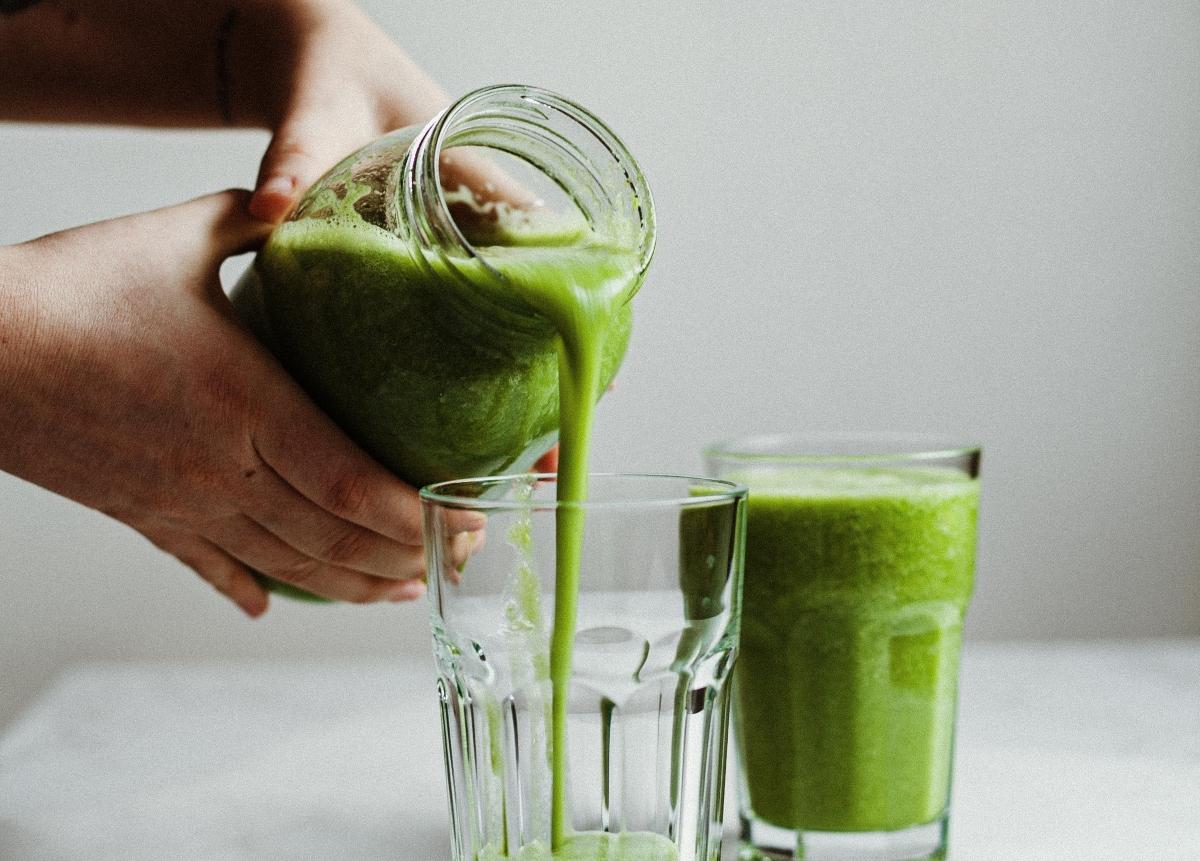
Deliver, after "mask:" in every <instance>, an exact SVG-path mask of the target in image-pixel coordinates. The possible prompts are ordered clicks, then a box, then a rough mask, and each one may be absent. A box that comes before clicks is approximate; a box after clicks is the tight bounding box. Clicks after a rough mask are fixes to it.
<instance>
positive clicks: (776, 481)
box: [728, 468, 979, 831]
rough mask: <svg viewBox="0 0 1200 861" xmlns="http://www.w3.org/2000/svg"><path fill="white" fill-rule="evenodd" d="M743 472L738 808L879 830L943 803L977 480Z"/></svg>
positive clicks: (810, 823) (825, 826)
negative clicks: (744, 540) (745, 488)
mask: <svg viewBox="0 0 1200 861" xmlns="http://www.w3.org/2000/svg"><path fill="white" fill-rule="evenodd" d="M728 477H731V478H734V479H736V480H739V481H743V482H745V483H746V484H748V485H749V487H750V498H749V502H748V508H747V544H746V569H745V570H746V574H745V583H744V595H743V615H742V635H741V650H740V653H739V657H738V664H737V668H736V670H735V675H734V678H735V693H734V697H735V699H734V702H735V709H734V721H735V727H736V732H737V742H738V749H739V755H740V757H741V761H742V767H743V768H742V770H743V774H744V780H745V787H744V790H745V792H744V797H745V803H746V804H748V807H749V808H750V809H749V810H748V811H747V812H749V813H751V814H752V815H753V816H754V817H756V818H758V819H761V820H764V821H766V822H768V823H770V824H772V825H775V826H779V827H781V828H787V829H793V830H815V831H884V830H894V829H900V828H905V827H909V826H913V825H917V824H923V823H927V822H930V821H933V820H934V819H936V818H937V817H938V816H939V815H940V814H941V813H942V811H943V810H944V809H945V807H946V804H947V800H948V796H949V777H950V768H951V756H952V751H953V731H954V714H955V700H956V687H957V678H958V659H959V647H960V643H961V636H962V623H963V617H964V614H965V612H966V609H967V603H968V601H969V599H970V596H971V590H972V584H973V580H974V570H975V526H976V517H977V509H978V499H979V486H978V482H977V481H976V480H974V479H971V478H969V477H967V476H966V475H965V474H963V473H960V472H957V471H954V470H950V469H938V468H927V469H883V468H879V469H861V470H851V469H804V470H801V469H796V470H794V471H783V472H765V471H764V472H761V473H760V472H755V471H748V472H745V473H740V474H734V475H732V476H728Z"/></svg>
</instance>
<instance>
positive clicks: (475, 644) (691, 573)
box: [421, 475, 746, 861]
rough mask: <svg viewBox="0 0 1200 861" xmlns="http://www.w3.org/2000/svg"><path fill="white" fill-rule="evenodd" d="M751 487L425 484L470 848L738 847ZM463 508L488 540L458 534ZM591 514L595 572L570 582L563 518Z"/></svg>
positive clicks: (460, 857)
mask: <svg viewBox="0 0 1200 861" xmlns="http://www.w3.org/2000/svg"><path fill="white" fill-rule="evenodd" d="M745 493H746V491H745V488H743V487H740V486H738V485H736V484H734V483H730V482H725V481H717V480H712V479H701V478H689V477H682V476H655V475H593V476H591V478H590V496H589V499H588V501H587V502H584V503H574V504H572V503H566V502H563V503H560V502H558V501H556V499H555V483H554V477H553V476H545V475H543V476H530V475H524V476H506V477H499V478H486V479H465V480H462V481H450V482H443V483H441V484H435V485H431V486H429V487H427V488H425V489H424V490H422V492H421V500H422V504H423V512H424V527H425V536H426V542H425V546H426V558H427V562H428V570H429V581H430V593H429V594H430V597H431V601H432V612H431V620H432V627H433V642H434V655H435V658H436V662H437V669H438V694H439V697H440V700H441V710H442V732H443V742H444V748H445V759H446V780H447V784H448V788H449V796H450V817H451V833H452V853H451V855H452V858H453V861H499V860H500V859H521V861H535V859H536V861H543V859H551V858H553V859H577V861H585V859H586V861H716V859H718V858H719V856H720V851H721V814H722V805H723V796H724V762H725V748H726V741H725V739H726V724H727V719H728V700H729V696H728V690H729V686H728V685H727V684H726V682H727V679H728V677H729V675H730V672H731V670H732V667H733V661H734V657H735V654H736V646H737V638H738V618H739V608H740V601H741V572H742V535H743V529H742V523H743V516H744V515H743V505H744V500H745ZM463 509H467V510H471V511H475V512H478V513H480V514H483V515H485V516H486V517H487V526H486V528H485V530H484V532H485V537H484V538H483V539H482V540H481V539H479V538H475V537H472V536H471V535H470V534H459V535H455V534H454V533H453V532H452V531H451V530H450V525H449V523H448V520H447V517H446V515H447V513H448V512H450V511H452V510H463ZM580 516H582V517H583V519H584V527H583V535H582V547H581V553H579V558H580V560H581V563H580V567H579V571H578V581H577V583H565V582H562V581H559V582H557V583H556V573H555V558H556V538H557V540H558V541H559V542H561V541H562V540H563V534H573V533H570V532H568V533H560V531H559V530H558V529H557V525H558V523H560V522H561V521H562V520H563V518H564V517H568V518H570V519H571V521H572V522H577V520H576V519H577V518H578V517H580ZM567 540H570V539H567ZM557 552H569V548H562V547H561V546H560V547H559V548H558V551H557ZM567 600H573V601H576V602H577V604H576V613H575V617H576V623H575V626H574V636H573V637H571V638H566V642H568V643H569V651H568V653H567V654H566V655H563V654H556V653H555V648H556V647H554V646H552V643H553V642H558V641H557V640H555V639H553V633H554V632H553V624H554V618H555V605H556V602H561V601H567ZM564 659H565V660H564ZM562 666H567V667H569V675H568V676H566V677H564V678H556V677H555V674H556V673H558V672H559V670H558V669H556V668H558V667H562ZM556 682H557V683H558V684H555V683H556ZM556 688H558V689H561V690H565V691H566V692H567V693H566V696H567V703H566V709H565V712H564V714H565V726H563V727H555V726H553V721H554V720H555V719H556V718H555V711H556V710H555V709H553V707H552V706H553V697H554V691H555V689H556ZM556 730H562V731H563V733H564V734H565V739H566V743H565V745H564V746H563V749H561V750H555V749H554V747H555V746H554V742H553V740H554V739H555V738H556V737H564V736H563V735H560V734H559V733H557V732H556ZM556 781H557V782H559V785H560V788H561V789H563V790H565V791H564V792H560V793H556V792H554V789H555V784H556ZM560 797H561V798H562V799H564V800H565V805H566V809H565V811H563V812H562V816H563V817H564V820H565V823H566V827H565V829H561V828H554V827H552V819H553V817H554V815H555V812H552V807H553V806H554V805H555V804H557V803H558V802H556V801H555V799H557V798H560ZM560 821H561V820H560ZM556 832H559V833H556Z"/></svg>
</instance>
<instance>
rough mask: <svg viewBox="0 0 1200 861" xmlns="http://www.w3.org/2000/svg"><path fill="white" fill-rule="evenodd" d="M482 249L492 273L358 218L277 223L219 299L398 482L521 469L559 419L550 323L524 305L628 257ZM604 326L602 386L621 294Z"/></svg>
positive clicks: (572, 250)
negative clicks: (228, 297) (544, 288)
mask: <svg viewBox="0 0 1200 861" xmlns="http://www.w3.org/2000/svg"><path fill="white" fill-rule="evenodd" d="M479 250H480V253H481V254H482V255H483V256H484V257H485V258H486V259H488V260H489V261H490V262H491V263H492V265H493V266H494V267H495V268H496V269H497V270H499V271H500V273H501V275H502V276H503V280H500V279H497V278H496V277H495V276H494V275H493V274H492V273H490V272H489V271H488V270H487V268H486V267H485V266H484V265H483V263H481V262H480V261H479V260H474V259H473V260H457V259H456V260H455V261H454V264H453V267H451V266H450V265H448V264H447V261H446V260H444V259H442V258H440V257H438V256H437V255H433V254H430V255H428V256H426V257H421V258H417V259H414V257H413V256H412V255H411V254H410V252H409V250H408V248H407V246H405V245H404V243H402V242H401V241H400V240H399V239H397V238H396V237H395V236H393V235H392V234H390V233H388V232H387V231H386V230H383V229H381V228H378V227H375V226H373V225H370V224H367V223H366V222H364V221H362V220H361V219H359V218H357V217H355V218H350V217H348V216H340V217H338V218H336V219H330V220H318V219H304V220H301V221H297V222H290V223H287V224H284V225H282V226H281V227H280V228H279V229H278V230H276V231H275V233H274V234H273V235H272V237H271V239H270V241H269V242H268V244H267V245H266V247H265V248H264V249H263V251H262V252H261V253H260V254H259V255H258V258H257V259H256V261H255V266H254V269H253V270H251V271H250V272H249V273H247V277H246V278H245V279H244V280H243V281H242V282H241V283H239V285H238V287H237V288H236V289H235V291H234V293H233V297H232V298H233V302H234V306H235V308H236V309H237V310H238V312H239V314H240V315H241V316H242V318H243V319H244V320H246V322H247V323H248V324H249V325H250V327H251V329H252V330H253V331H254V332H255V334H256V335H257V336H258V337H259V339H260V340H262V341H263V342H264V343H265V344H266V345H267V346H268V347H269V348H270V349H271V351H272V352H273V353H274V354H275V355H276V357H277V358H278V359H279V360H280V362H281V363H282V364H283V365H284V366H285V367H286V368H287V369H288V371H289V372H290V373H291V374H292V376H293V377H295V378H296V380H297V381H298V382H299V383H300V384H301V385H302V386H303V387H304V389H305V390H306V391H307V392H308V394H309V395H310V396H311V397H312V398H313V400H314V401H316V403H317V404H319V405H320V407H321V408H322V409H323V410H324V411H325V412H326V413H327V414H328V415H329V416H330V417H331V418H333V419H334V421H336V422H337V423H338V425H339V426H340V427H341V428H342V429H343V430H344V431H345V432H346V433H347V434H348V435H349V436H350V437H351V438H352V439H354V440H355V442H357V443H358V444H359V445H360V446H362V447H363V448H364V449H365V450H366V451H367V452H369V453H370V454H371V455H372V456H373V457H374V458H375V459H376V460H378V461H379V462H380V463H382V464H383V465H384V466H386V467H388V468H389V469H390V470H392V472H394V473H396V475H398V476H400V477H401V478H403V479H404V480H405V481H407V482H409V483H410V484H412V485H414V486H417V487H419V486H421V485H424V484H429V483H431V482H434V481H444V480H447V479H452V478H464V477H467V476H482V475H495V474H499V473H503V472H520V471H523V470H525V469H528V468H529V467H530V466H532V464H533V462H534V461H535V460H536V459H537V457H538V456H539V455H541V454H542V453H543V452H545V451H546V450H547V449H548V448H550V446H551V445H552V444H553V442H554V437H555V434H556V432H557V429H558V387H559V382H558V357H557V352H556V348H555V342H556V334H555V328H554V326H553V325H552V324H551V323H550V322H549V321H548V320H546V319H544V318H539V317H538V312H537V311H535V309H534V308H531V307H530V306H531V304H532V302H531V301H528V300H537V299H538V296H539V295H540V292H539V289H538V287H539V285H546V284H550V285H554V284H557V283H558V282H560V281H562V280H564V279H568V280H586V279H588V278H592V279H594V280H597V281H599V282H601V283H602V284H603V283H606V282H607V280H610V279H612V278H615V277H619V276H620V275H621V274H622V273H625V274H627V273H628V271H629V270H630V268H631V267H633V265H634V264H633V262H632V260H631V259H630V256H629V254H628V253H627V252H623V251H621V250H619V249H617V250H614V249H608V248H604V247H603V246H597V245H590V246H587V245H585V246H560V247H553V246H547V247H506V246H497V247H483V248H480V249H479ZM627 282H628V278H626V281H625V282H624V283H627ZM610 330H611V336H610V337H609V338H608V339H607V341H606V342H605V344H604V346H603V348H602V352H601V354H600V356H599V359H598V361H599V365H600V371H599V373H600V376H601V378H602V381H603V383H604V384H607V383H608V382H609V381H610V380H611V379H612V377H613V376H614V375H615V374H616V371H617V367H618V366H619V364H620V361H621V357H622V356H623V355H624V352H625V345H626V343H627V341H628V337H629V331H630V313H629V308H628V306H627V305H622V306H621V307H619V308H617V309H616V310H615V311H614V320H613V321H612V323H611V326H610Z"/></svg>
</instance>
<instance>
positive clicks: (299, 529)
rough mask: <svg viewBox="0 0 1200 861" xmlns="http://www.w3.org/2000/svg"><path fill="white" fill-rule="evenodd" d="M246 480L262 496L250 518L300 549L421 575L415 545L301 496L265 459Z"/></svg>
mask: <svg viewBox="0 0 1200 861" xmlns="http://www.w3.org/2000/svg"><path fill="white" fill-rule="evenodd" d="M251 473H252V474H251ZM247 480H248V481H251V482H253V483H254V484H255V485H257V486H256V487H255V488H254V490H255V492H256V494H257V495H258V498H259V501H260V504H259V505H257V506H255V509H254V513H253V514H252V517H253V519H254V520H255V521H256V522H258V523H259V524H260V525H262V526H264V527H265V528H266V529H267V530H268V531H269V532H271V533H272V534H273V535H275V536H277V537H278V538H279V539H280V540H282V541H283V542H285V543H286V544H288V545H290V546H291V547H294V548H295V549H296V550H298V551H300V552H301V553H302V554H304V555H306V556H309V557H311V558H313V559H316V560H318V561H320V562H326V563H329V564H331V565H335V566H339V567H342V568H349V569H350V570H352V571H361V572H362V573H364V574H371V575H374V576H377V577H386V578H390V579H406V578H411V577H421V576H423V575H424V573H425V568H424V560H423V551H422V548H421V547H420V546H419V545H412V544H401V543H400V542H399V541H396V540H394V539H392V538H388V537H387V536H385V535H381V534H380V533H378V532H373V531H371V530H370V529H367V528H365V527H362V526H359V525H357V524H355V523H351V522H350V521H348V520H343V519H341V518H339V517H337V516H335V515H333V514H331V513H330V512H328V511H326V510H325V509H323V508H321V507H320V506H318V505H316V504H314V503H313V502H312V501H311V500H309V499H306V498H305V497H304V496H302V495H301V494H300V493H299V492H297V491H296V490H295V489H294V488H293V487H292V486H291V485H289V484H288V483H287V482H285V481H284V480H283V479H281V478H280V477H279V476H278V475H277V474H276V473H275V472H274V470H273V469H272V468H271V467H270V466H269V465H267V464H263V465H262V467H260V468H259V469H258V470H251V471H248V472H247ZM468 534H469V533H468Z"/></svg>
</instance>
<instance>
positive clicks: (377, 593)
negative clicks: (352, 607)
mask: <svg viewBox="0 0 1200 861" xmlns="http://www.w3.org/2000/svg"><path fill="white" fill-rule="evenodd" d="M387 589H388V587H387V586H386V585H374V584H369V583H368V584H363V585H362V586H358V587H356V588H355V589H354V590H353V591H351V592H350V594H349V595H348V596H347V597H346V600H347V601H349V602H350V603H351V604H374V603H375V602H376V601H381V600H383V598H384V596H385V595H386V594H387Z"/></svg>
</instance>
